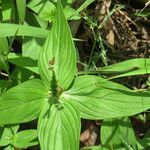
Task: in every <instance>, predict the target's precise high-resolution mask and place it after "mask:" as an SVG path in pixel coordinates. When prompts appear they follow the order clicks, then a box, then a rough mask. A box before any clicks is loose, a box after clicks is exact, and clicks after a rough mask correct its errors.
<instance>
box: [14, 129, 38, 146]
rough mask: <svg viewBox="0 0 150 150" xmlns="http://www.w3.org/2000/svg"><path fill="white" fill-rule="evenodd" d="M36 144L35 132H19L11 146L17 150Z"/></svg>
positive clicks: (32, 130)
mask: <svg viewBox="0 0 150 150" xmlns="http://www.w3.org/2000/svg"><path fill="white" fill-rule="evenodd" d="M37 144H38V137H37V130H34V129H31V130H24V131H20V132H18V133H17V134H15V136H14V143H13V145H14V146H15V147H17V148H28V147H30V146H34V145H37Z"/></svg>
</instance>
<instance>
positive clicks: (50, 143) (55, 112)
mask: <svg viewBox="0 0 150 150" xmlns="http://www.w3.org/2000/svg"><path fill="white" fill-rule="evenodd" d="M38 135H39V140H40V146H41V150H50V149H53V150H58V149H59V150H78V149H79V135H80V119H79V115H78V113H77V112H76V110H75V109H74V108H73V107H72V106H71V105H70V104H68V103H62V104H58V105H57V104H56V105H55V104H53V105H52V106H51V107H49V104H46V105H45V107H44V108H43V109H42V112H41V114H40V117H39V126H38Z"/></svg>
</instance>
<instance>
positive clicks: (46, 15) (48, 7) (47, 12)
mask: <svg viewBox="0 0 150 150" xmlns="http://www.w3.org/2000/svg"><path fill="white" fill-rule="evenodd" d="M55 14H56V7H55V5H54V4H53V3H51V2H49V1H46V2H45V3H44V6H43V9H42V10H41V11H40V12H39V17H40V18H42V19H44V20H46V21H50V22H51V21H53V19H54V16H55Z"/></svg>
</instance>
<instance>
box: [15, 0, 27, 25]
mask: <svg viewBox="0 0 150 150" xmlns="http://www.w3.org/2000/svg"><path fill="white" fill-rule="evenodd" d="M16 5H17V10H18V16H19V21H20V23H24V20H25V14H26V0H16Z"/></svg>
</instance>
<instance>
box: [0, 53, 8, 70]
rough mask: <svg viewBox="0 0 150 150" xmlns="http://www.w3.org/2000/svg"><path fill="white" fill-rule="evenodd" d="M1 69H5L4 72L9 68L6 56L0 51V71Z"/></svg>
mask: <svg viewBox="0 0 150 150" xmlns="http://www.w3.org/2000/svg"><path fill="white" fill-rule="evenodd" d="M1 69H3V70H5V71H6V72H8V70H9V65H8V63H7V61H6V56H5V55H3V54H1V52H0V71H1Z"/></svg>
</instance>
